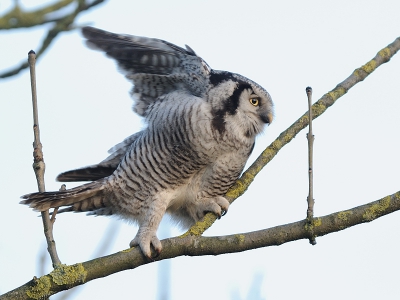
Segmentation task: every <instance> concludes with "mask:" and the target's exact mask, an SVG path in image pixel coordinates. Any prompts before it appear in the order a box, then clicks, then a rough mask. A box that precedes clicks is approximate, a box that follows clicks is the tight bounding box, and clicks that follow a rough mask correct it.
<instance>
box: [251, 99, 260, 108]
mask: <svg viewBox="0 0 400 300" xmlns="http://www.w3.org/2000/svg"><path fill="white" fill-rule="evenodd" d="M249 101H250V103H251V105H254V106H258V105H259V104H260V100H259V99H258V98H250V99H249Z"/></svg>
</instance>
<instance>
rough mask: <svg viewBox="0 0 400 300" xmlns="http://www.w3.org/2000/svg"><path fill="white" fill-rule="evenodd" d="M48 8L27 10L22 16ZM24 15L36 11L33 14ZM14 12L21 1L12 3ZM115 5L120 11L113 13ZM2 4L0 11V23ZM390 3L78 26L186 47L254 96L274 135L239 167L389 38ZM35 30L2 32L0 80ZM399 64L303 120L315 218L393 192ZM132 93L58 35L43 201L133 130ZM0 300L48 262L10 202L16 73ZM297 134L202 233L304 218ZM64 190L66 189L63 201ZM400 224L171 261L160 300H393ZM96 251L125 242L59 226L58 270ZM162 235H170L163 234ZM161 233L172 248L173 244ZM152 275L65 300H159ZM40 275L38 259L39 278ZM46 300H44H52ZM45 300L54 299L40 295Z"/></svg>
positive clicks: (60, 220) (395, 220) (392, 27)
mask: <svg viewBox="0 0 400 300" xmlns="http://www.w3.org/2000/svg"><path fill="white" fill-rule="evenodd" d="M25 2H28V4H29V5H31V6H32V7H33V6H35V7H36V5H37V4H38V3H46V1H35V5H33V4H32V3H31V1H25ZM32 2H33V1H32ZM23 3H24V2H23ZM122 3H123V4H122ZM9 4H10V1H4V0H0V11H1V13H4V10H5V9H6V8H7V7H8V6H9ZM399 12H400V2H399V1H395V0H393V1H382V0H381V1H338V0H337V1H330V2H328V1H280V2H278V1H246V2H244V1H232V0H230V1H124V2H122V1H109V2H107V3H106V4H104V5H102V6H100V7H97V8H95V9H93V10H91V11H89V12H87V13H85V14H83V15H82V16H81V17H80V18H78V23H79V24H81V25H84V24H85V25H86V24H90V25H93V26H96V27H99V28H102V29H105V30H108V31H113V32H118V33H130V34H134V35H142V36H150V37H157V38H161V39H164V40H167V41H170V42H173V43H175V44H177V45H180V46H183V45H184V44H188V45H190V47H192V48H193V49H194V50H195V51H196V52H197V53H198V54H199V55H200V56H202V57H203V58H204V59H205V60H206V61H207V62H208V63H209V65H210V66H211V67H212V68H214V69H221V70H228V71H232V72H235V73H240V74H242V75H244V76H246V77H249V78H251V79H252V80H254V81H256V82H258V83H259V84H261V85H262V86H263V87H265V88H266V89H267V90H268V91H269V92H270V94H271V95H272V98H273V100H274V103H275V109H276V112H275V121H274V122H273V123H272V125H271V126H270V127H269V128H267V130H266V131H265V133H264V134H263V135H262V136H261V137H260V138H259V139H258V143H257V146H256V148H255V151H254V152H253V153H254V154H253V156H252V157H251V158H250V161H253V160H254V159H255V158H256V156H257V155H258V154H259V153H261V151H262V150H263V149H264V148H265V147H266V146H268V145H269V144H270V143H271V142H272V141H273V140H274V139H275V138H276V137H277V136H278V135H279V133H280V132H282V131H283V130H284V129H286V128H287V127H288V126H289V125H290V124H292V123H293V122H294V121H295V120H296V119H297V118H298V117H299V116H301V115H302V114H303V113H304V112H305V111H306V109H307V99H306V93H305V88H306V86H308V85H310V86H312V87H313V92H314V95H313V99H314V101H316V100H318V99H319V98H320V97H321V96H322V95H323V94H324V93H326V92H328V91H330V90H331V89H332V88H334V87H335V86H336V85H337V84H338V83H339V82H341V81H343V80H344V79H345V78H347V77H348V76H349V75H350V74H351V73H352V71H353V70H354V69H356V68H358V67H360V66H361V65H363V64H365V63H366V62H367V61H369V60H370V59H371V58H373V57H374V56H375V54H376V53H377V52H378V51H379V50H381V49H382V48H383V47H385V46H386V45H387V44H389V43H391V42H392V41H393V40H394V39H395V38H397V37H398V36H400V17H399ZM43 34H44V31H43V30H40V29H30V30H14V31H9V32H4V31H2V32H0V45H1V46H0V57H1V58H0V70H4V69H6V68H8V67H11V66H14V65H15V64H16V63H20V62H21V61H23V60H25V59H26V58H27V53H28V51H29V50H30V49H37V48H38V45H40V43H41V39H42V37H43ZM399 55H400V54H397V56H395V57H394V58H393V59H392V60H391V61H390V62H389V63H387V64H385V65H383V66H381V67H380V68H378V69H377V70H376V71H375V72H374V73H373V74H372V75H370V76H369V77H368V78H367V79H366V80H365V81H364V82H361V83H359V84H358V85H357V86H356V87H354V88H352V89H351V90H350V91H349V92H348V93H347V94H346V95H345V96H344V97H342V98H341V99H339V100H338V102H337V103H336V104H335V105H334V106H333V107H331V108H329V109H328V111H327V112H326V113H324V114H323V115H322V116H321V117H319V118H318V119H317V120H316V121H315V122H314V134H315V149H314V153H315V163H314V164H315V166H314V179H315V184H314V187H315V191H314V197H315V199H316V203H315V215H316V216H322V215H326V214H329V213H332V212H335V211H339V210H344V209H348V208H352V207H354V206H357V205H361V204H364V203H367V202H370V201H374V200H377V199H379V198H382V197H384V196H386V195H389V194H392V193H394V192H396V191H398V190H399V188H400V184H399V183H400V180H399V177H400V176H399V170H400V168H399V167H400V158H399V153H400V141H399V128H400V118H399V115H400V57H399ZM130 87H131V84H130V83H129V82H128V81H127V80H126V79H124V77H123V76H122V75H121V74H119V73H118V71H117V69H116V66H115V64H114V62H113V61H112V60H110V59H107V58H106V57H105V56H104V55H103V54H101V53H100V52H94V51H91V50H89V49H88V48H86V47H85V46H84V44H83V43H82V37H81V35H80V33H79V32H78V31H71V32H69V33H64V34H61V35H60V36H59V37H58V38H57V40H56V41H55V43H54V44H53V46H52V47H51V48H50V50H49V51H48V52H47V53H46V54H45V55H44V56H43V57H42V58H41V59H40V60H39V62H38V64H37V88H38V99H39V100H38V101H39V117H40V129H41V139H42V143H43V151H44V158H45V162H46V189H47V190H58V189H59V187H60V183H57V182H56V181H55V177H56V175H57V174H59V173H60V172H62V171H66V170H69V169H72V168H77V167H81V166H85V165H89V164H94V163H97V162H99V161H101V160H102V159H104V158H105V157H106V156H107V150H108V149H109V148H110V147H111V146H113V145H114V144H116V143H118V142H120V141H121V140H123V139H124V138H125V137H127V136H128V135H130V134H132V133H134V132H136V131H138V130H140V128H141V127H142V126H143V124H142V123H141V121H140V119H139V118H138V117H137V116H136V115H135V114H134V113H133V112H132V111H131V104H132V103H131V99H130V98H129V90H130ZM0 100H1V109H0V136H1V147H0V149H1V150H0V153H1V155H0V163H1V169H2V172H0V189H1V195H2V197H1V205H2V209H3V213H2V216H1V218H0V237H1V238H0V294H1V293H4V292H7V291H9V290H11V289H13V288H16V287H18V286H20V285H22V284H24V283H25V282H27V281H28V280H30V279H31V278H32V277H33V275H36V276H40V275H43V274H40V273H39V272H40V271H39V268H38V255H39V253H42V252H43V250H44V248H45V240H44V236H43V230H42V224H41V218H38V217H37V213H34V212H32V211H31V210H30V209H28V208H27V207H25V206H22V205H19V204H18V202H19V197H20V196H21V195H23V194H26V193H29V192H34V191H36V190H37V186H36V180H35V177H34V173H33V171H32V168H31V164H32V141H33V132H32V110H31V95H30V84H29V72H27V71H25V72H22V73H21V74H20V75H18V76H16V77H12V78H11V79H7V80H1V81H0ZM305 136H306V130H303V131H302V132H300V134H299V135H298V136H297V138H296V139H294V141H292V142H291V143H290V144H289V145H287V146H286V147H284V148H283V150H281V152H280V153H279V154H278V155H277V156H276V157H275V158H274V159H273V161H272V162H271V163H270V164H269V165H268V166H267V167H265V168H264V169H263V171H262V172H261V173H260V174H259V176H258V177H257V179H256V180H255V182H254V183H253V184H252V185H251V186H250V188H249V190H248V192H247V193H246V194H245V195H244V196H242V197H241V198H239V199H238V200H237V201H236V202H235V203H234V204H233V205H232V206H231V208H230V211H229V213H228V214H227V215H226V216H224V217H223V218H222V219H221V220H219V221H217V222H216V223H215V224H214V226H213V227H212V228H210V229H209V230H208V231H207V232H206V235H209V236H216V235H226V234H233V233H241V232H248V231H253V230H258V229H263V228H268V227H272V226H276V225H281V224H285V223H288V222H294V221H298V220H301V219H304V218H305V214H306V205H307V204H306V197H307V193H308V183H307V180H308V177H307V140H306V137H305ZM73 186H74V185H72V184H68V187H69V188H70V187H73ZM399 216H400V215H399V213H393V214H391V215H389V216H386V217H383V218H381V219H378V220H376V221H374V222H372V223H369V224H363V225H359V226H356V227H353V228H350V229H347V230H345V231H342V232H339V233H334V234H330V235H327V236H325V237H320V238H317V243H318V244H317V245H316V246H311V245H309V243H308V241H307V240H301V241H297V242H292V243H288V244H285V245H282V246H279V247H268V248H263V249H258V250H252V251H247V252H244V253H238V254H228V255H221V256H216V257H212V256H207V257H196V258H191V257H179V258H176V259H173V260H171V277H170V282H171V292H170V295H171V299H203V298H204V297H208V298H210V299H220V300H224V299H259V298H257V297H256V296H254V295H253V296H250V295H249V290H253V293H255V295H257V294H259V297H260V299H293V298H294V297H296V298H297V299H305V298H306V297H311V298H315V297H317V296H319V297H321V296H322V297H323V298H324V299H337V298H340V299H351V298H357V299H376V298H378V297H379V298H381V299H398V294H399V288H398V270H399V269H400V261H399V259H398V253H399V251H400V237H399V234H398V230H399V229H398V228H399V226H400V220H399ZM110 223H118V224H120V227H119V228H120V229H119V230H118V231H116V233H115V235H116V236H115V238H116V241H115V243H114V244H112V245H110V249H109V250H108V252H107V253H114V252H116V251H120V250H123V249H126V248H127V247H128V244H129V241H130V240H131V239H132V238H133V237H134V235H135V234H136V230H137V228H136V227H135V226H131V225H129V224H125V223H122V222H119V221H114V220H110V219H107V218H100V217H99V218H94V217H86V216H85V214H64V215H59V216H58V217H57V222H56V224H55V232H54V235H55V240H56V242H57V248H58V252H59V255H60V258H61V260H62V262H63V263H66V264H74V263H77V262H82V261H86V260H89V259H91V258H92V253H94V252H95V251H96V249H97V246H98V244H99V243H100V241H101V240H102V237H103V235H104V234H105V232H106V231H107V228H108V224H110ZM162 226H163V228H166V227H167V226H169V225H168V222H164V223H163V225H162ZM181 232H182V231H179V230H177V229H174V227H172V235H177V234H179V233H181ZM159 265H160V263H153V264H148V265H146V266H142V267H140V268H138V269H136V270H130V271H125V272H121V273H118V274H114V275H111V276H109V277H108V278H104V279H98V280H94V281H92V282H89V283H88V284H85V286H84V287H83V288H82V289H81V290H80V291H79V292H77V293H75V294H74V297H72V298H73V299H128V298H130V299H156V298H157V280H158V279H157V278H158V277H157V271H158V267H159ZM49 271H51V263H50V262H49V261H47V265H46V268H45V270H44V272H45V273H48V272H49ZM57 297H58V296H54V299H57ZM52 298H53V297H52Z"/></svg>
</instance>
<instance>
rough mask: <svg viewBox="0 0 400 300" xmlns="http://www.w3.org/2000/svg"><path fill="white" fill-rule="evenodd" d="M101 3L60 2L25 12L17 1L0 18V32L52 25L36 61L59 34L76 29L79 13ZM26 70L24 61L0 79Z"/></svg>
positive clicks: (74, 0) (81, 1) (83, 0)
mask: <svg viewBox="0 0 400 300" xmlns="http://www.w3.org/2000/svg"><path fill="white" fill-rule="evenodd" d="M103 2H104V0H93V1H85V0H60V1H58V2H56V3H51V4H49V5H48V6H46V7H42V8H38V9H36V10H33V11H25V10H24V9H23V8H22V7H21V5H20V3H19V1H14V6H13V8H12V9H11V10H10V11H8V12H6V13H5V14H4V15H2V16H0V30H11V29H19V28H30V27H36V26H41V25H45V24H48V23H52V26H51V28H50V29H49V30H48V31H47V34H46V35H45V37H44V39H43V41H42V44H41V45H40V47H39V49H37V50H36V51H35V52H36V59H38V58H39V57H40V56H41V55H42V54H43V53H44V52H45V51H46V50H47V49H48V48H49V46H50V45H51V44H52V43H53V41H54V40H55V38H56V37H57V36H58V34H59V33H62V32H64V31H69V30H72V29H74V28H76V27H78V25H76V24H74V22H75V19H76V17H77V16H78V15H79V14H80V13H82V12H84V11H86V10H89V9H90V8H92V7H95V6H97V5H99V4H101V3H103ZM27 68H28V62H26V61H24V62H22V63H20V64H19V65H16V66H15V67H13V68H11V69H10V70H7V71H3V72H0V78H7V77H11V76H14V75H16V74H18V73H19V72H21V71H22V70H25V69H27Z"/></svg>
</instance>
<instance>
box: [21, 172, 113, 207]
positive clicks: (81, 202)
mask: <svg viewBox="0 0 400 300" xmlns="http://www.w3.org/2000/svg"><path fill="white" fill-rule="evenodd" d="M105 196H106V195H105V185H104V180H101V181H95V182H91V183H88V184H84V185H81V186H78V187H76V188H73V189H70V190H65V191H58V192H44V193H32V194H27V195H24V196H21V198H22V199H24V200H22V201H21V202H20V204H26V205H29V207H31V208H33V209H34V210H36V211H45V210H48V209H50V208H56V207H62V206H67V207H66V208H63V209H62V210H60V211H59V212H65V211H76V212H82V211H93V210H96V209H99V208H103V207H106V206H107V203H108V201H107V199H106V197H105Z"/></svg>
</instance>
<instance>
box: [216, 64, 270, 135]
mask: <svg viewBox="0 0 400 300" xmlns="http://www.w3.org/2000/svg"><path fill="white" fill-rule="evenodd" d="M210 86H211V88H210V90H209V91H208V102H209V103H210V104H211V106H212V113H213V127H214V128H215V129H217V130H218V131H219V132H220V133H221V134H222V133H224V132H225V131H234V132H240V133H242V134H243V136H245V137H247V138H250V137H254V136H255V135H257V134H258V133H260V132H262V130H263V129H264V127H265V125H266V124H270V123H271V122H272V120H273V103H272V100H271V96H270V95H269V94H268V92H267V91H266V90H265V89H264V88H262V87H261V86H260V85H258V84H257V83H255V82H254V81H252V80H250V79H248V78H246V77H244V76H241V75H239V74H234V73H230V72H225V71H214V70H213V71H212V73H211V74H210Z"/></svg>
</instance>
